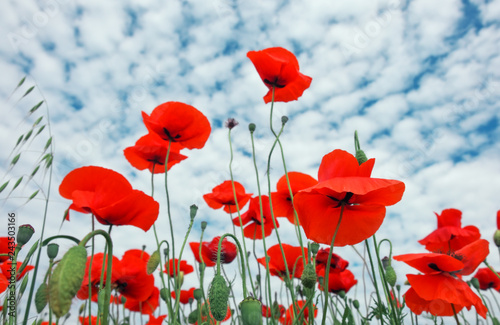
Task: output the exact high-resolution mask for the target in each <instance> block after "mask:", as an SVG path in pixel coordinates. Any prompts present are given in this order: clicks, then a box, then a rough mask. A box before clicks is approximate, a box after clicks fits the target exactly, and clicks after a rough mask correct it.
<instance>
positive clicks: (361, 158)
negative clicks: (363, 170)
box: [356, 150, 368, 165]
mask: <svg viewBox="0 0 500 325" xmlns="http://www.w3.org/2000/svg"><path fill="white" fill-rule="evenodd" d="M356 160H357V161H358V164H360V165H361V164H362V163H364V162H366V161H367V160H368V158H366V155H365V152H364V151H363V150H356Z"/></svg>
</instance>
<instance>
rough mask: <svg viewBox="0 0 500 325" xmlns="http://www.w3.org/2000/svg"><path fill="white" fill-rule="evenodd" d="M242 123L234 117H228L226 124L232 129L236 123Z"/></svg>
mask: <svg viewBox="0 0 500 325" xmlns="http://www.w3.org/2000/svg"><path fill="white" fill-rule="evenodd" d="M238 124H240V123H238V121H236V120H235V119H234V118H232V117H230V118H228V119H227V121H226V123H225V126H226V127H227V128H228V129H229V130H231V129H232V128H234V127H235V126H236V125H238Z"/></svg>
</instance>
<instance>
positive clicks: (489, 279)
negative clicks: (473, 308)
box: [474, 267, 500, 291]
mask: <svg viewBox="0 0 500 325" xmlns="http://www.w3.org/2000/svg"><path fill="white" fill-rule="evenodd" d="M474 277H475V278H476V279H477V280H478V281H479V288H480V289H481V290H488V289H490V288H493V289H494V290H496V291H500V279H499V278H498V277H497V276H496V274H495V273H493V272H492V271H491V270H490V269H489V268H487V267H483V268H480V269H478V270H477V272H476V274H475V275H474Z"/></svg>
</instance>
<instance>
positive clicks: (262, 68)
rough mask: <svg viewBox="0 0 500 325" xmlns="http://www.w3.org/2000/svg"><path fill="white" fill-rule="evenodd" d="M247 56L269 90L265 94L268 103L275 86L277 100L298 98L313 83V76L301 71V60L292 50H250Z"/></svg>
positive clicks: (274, 48) (265, 100)
mask: <svg viewBox="0 0 500 325" xmlns="http://www.w3.org/2000/svg"><path fill="white" fill-rule="evenodd" d="M247 57H248V58H249V59H250V60H251V61H252V63H253V65H254V66H255V69H256V70H257V72H258V73H259V76H260V78H261V79H262V81H263V82H264V84H265V85H266V86H267V88H269V92H268V93H267V94H266V96H264V102H265V103H266V104H267V103H269V102H270V101H271V100H272V97H273V92H272V89H273V87H274V88H275V90H274V101H275V102H289V101H292V100H297V99H298V98H299V97H300V96H302V93H303V92H304V90H306V89H307V88H309V86H310V85H311V81H312V78H311V77H308V76H306V75H304V74H302V73H300V72H299V62H298V61H297V58H296V57H295V55H293V53H292V52H290V51H288V50H285V49H284V48H281V47H272V48H268V49H265V50H262V51H250V52H248V53H247Z"/></svg>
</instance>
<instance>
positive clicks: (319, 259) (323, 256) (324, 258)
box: [316, 248, 349, 273]
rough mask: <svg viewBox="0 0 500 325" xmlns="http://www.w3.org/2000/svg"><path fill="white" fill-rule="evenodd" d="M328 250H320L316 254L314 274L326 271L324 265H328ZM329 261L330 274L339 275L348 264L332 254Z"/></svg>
mask: <svg viewBox="0 0 500 325" xmlns="http://www.w3.org/2000/svg"><path fill="white" fill-rule="evenodd" d="M329 252H330V248H321V249H320V250H319V251H318V253H317V254H316V273H318V272H320V271H322V270H323V271H325V270H326V268H327V267H326V264H327V263H328V255H329ZM331 255H332V257H331V259H330V270H329V271H328V272H330V273H340V272H342V271H344V270H345V269H346V268H347V267H348V266H349V262H348V261H346V260H344V259H343V258H342V257H340V256H339V255H337V254H335V253H332V254H331Z"/></svg>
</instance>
